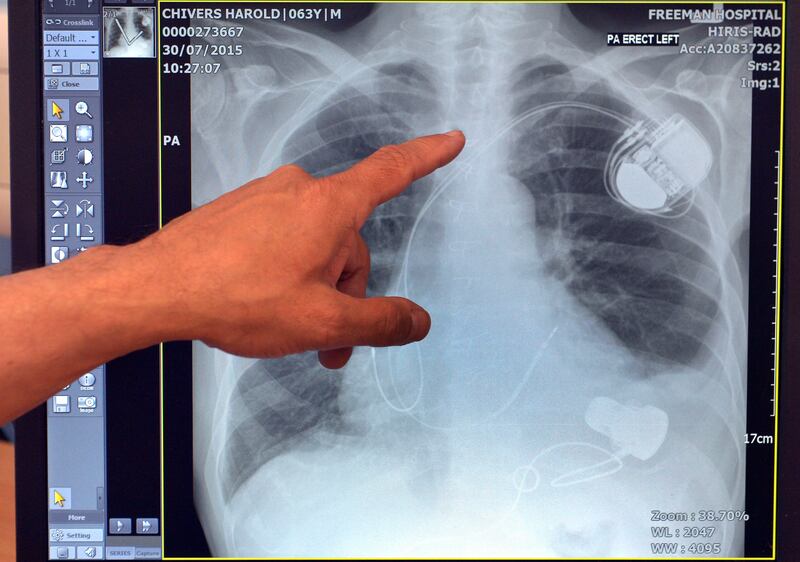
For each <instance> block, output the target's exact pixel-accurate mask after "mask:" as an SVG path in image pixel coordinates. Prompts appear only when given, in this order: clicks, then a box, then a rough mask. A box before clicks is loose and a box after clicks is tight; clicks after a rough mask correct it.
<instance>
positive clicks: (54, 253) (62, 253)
mask: <svg viewBox="0 0 800 562" xmlns="http://www.w3.org/2000/svg"><path fill="white" fill-rule="evenodd" d="M68 257H69V248H67V247H65V246H53V247H52V248H50V263H61V262H62V261H64V260H65V259H67V258H68Z"/></svg>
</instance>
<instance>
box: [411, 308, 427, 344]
mask: <svg viewBox="0 0 800 562" xmlns="http://www.w3.org/2000/svg"><path fill="white" fill-rule="evenodd" d="M411 323H412V330H411V341H419V340H421V339H423V338H424V337H425V336H427V335H428V331H429V330H430V329H431V317H430V315H429V314H428V313H427V312H426V311H425V310H424V309H422V308H414V309H413V310H412V311H411Z"/></svg>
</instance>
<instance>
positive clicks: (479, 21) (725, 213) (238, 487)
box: [192, 3, 751, 557]
mask: <svg viewBox="0 0 800 562" xmlns="http://www.w3.org/2000/svg"><path fill="white" fill-rule="evenodd" d="M347 9H348V8H347V6H344V10H347ZM585 9H587V10H589V9H591V8H590V7H586V8H585ZM237 23H240V22H237ZM203 24H204V25H221V23H220V22H211V21H209V22H203ZM244 25H245V31H244V33H243V35H242V41H245V42H246V47H245V50H244V54H243V55H242V56H240V57H229V58H223V59H220V61H221V62H222V64H223V68H222V70H221V72H220V73H219V74H216V75H211V76H209V75H204V76H199V75H198V76H195V77H193V78H192V127H193V129H192V151H193V162H192V164H193V184H192V197H193V205H195V206H197V205H201V204H203V203H206V202H208V201H210V200H212V199H213V198H216V197H218V196H219V195H221V194H222V193H223V192H224V191H226V190H228V189H231V188H233V187H235V186H238V185H240V184H242V183H244V182H246V181H248V180H250V179H252V178H253V177H257V176H260V175H265V174H266V173H268V172H269V171H270V170H272V169H274V168H275V167H277V166H279V165H281V164H284V163H288V162H296V163H298V164H299V165H301V166H302V167H304V168H305V169H306V170H307V171H309V172H310V173H313V174H315V175H327V174H331V173H334V172H337V171H339V170H342V169H344V168H346V167H348V166H350V165H352V164H353V163H354V162H355V161H357V160H359V159H361V158H363V157H365V156H367V155H368V154H370V153H371V152H373V151H374V150H376V149H377V148H378V147H380V146H381V145H384V144H389V143H397V142H401V141H403V140H406V139H410V138H412V137H414V136H417V135H422V134H429V133H433V132H439V131H444V130H448V129H451V128H455V127H458V128H461V129H462V130H463V131H464V132H465V134H466V138H467V146H466V148H465V150H464V152H463V153H462V154H461V155H460V156H459V158H458V159H457V160H456V161H455V162H454V163H453V164H451V165H449V166H448V167H446V168H444V169H442V170H439V171H437V172H436V173H435V174H433V175H432V176H430V177H428V178H425V179H423V180H421V181H418V182H416V183H415V184H414V185H413V186H412V187H411V188H410V189H409V190H408V191H407V192H406V193H404V194H403V195H401V196H400V197H398V198H396V199H395V200H393V201H390V202H388V203H386V204H384V205H383V206H382V207H380V208H379V209H377V210H376V211H375V213H374V215H373V216H372V218H371V219H370V220H369V221H368V222H367V223H366V224H365V226H364V228H363V231H362V233H363V236H364V238H365V240H366V241H367V243H368V244H369V247H370V249H371V252H372V261H373V266H372V274H371V278H370V283H369V293H370V294H393V295H402V296H406V297H408V298H411V299H413V300H415V301H417V302H419V303H421V304H422V305H423V306H425V307H427V309H428V310H429V311H430V312H431V315H432V319H433V327H432V329H431V332H430V335H429V336H428V338H427V339H425V340H424V341H422V342H420V343H418V344H414V345H410V346H406V347H401V348H391V349H359V350H357V352H356V354H355V355H354V356H353V358H352V360H351V361H350V363H349V364H348V365H347V367H346V368H344V369H342V370H341V371H338V372H331V371H326V370H325V369H323V368H322V367H320V366H319V365H318V364H317V362H316V357H315V355H314V354H304V355H298V356H291V357H286V358H284V359H277V360H263V361H259V360H253V359H244V358H239V357H234V356H231V355H227V354H225V353H223V352H220V351H219V350H214V349H210V348H208V347H205V346H204V345H202V344H199V343H197V344H195V347H194V357H193V362H194V383H193V384H194V400H195V408H194V412H195V420H194V428H195V436H194V439H195V443H194V448H195V460H194V465H195V499H196V503H197V507H198V512H199V514H200V518H201V521H202V524H203V527H204V529H205V532H206V535H207V537H208V539H209V542H210V545H211V548H212V551H213V553H214V554H216V555H228V556H236V555H239V556H241V555H253V556H256V555H258V556H320V555H324V556H418V557H419V556H544V557H578V556H580V557H604V556H605V557H610V556H652V555H653V553H652V551H651V542H652V540H653V539H652V536H651V534H650V533H651V526H652V525H653V523H652V520H651V516H652V513H653V511H654V510H658V511H661V512H688V511H692V510H695V511H696V510H703V509H743V507H744V469H745V467H744V444H743V443H742V440H741V435H743V434H744V432H745V398H746V397H745V391H744V388H745V386H744V385H745V382H746V381H745V378H746V374H745V365H746V359H747V358H746V356H745V353H746V348H747V346H746V341H747V334H746V325H747V322H746V320H747V310H746V309H745V306H746V300H745V298H744V297H745V294H746V290H747V287H746V274H745V271H744V270H745V269H746V263H747V256H746V255H744V254H743V253H742V251H741V247H742V246H743V245H742V244H741V242H740V240H741V237H742V236H743V233H745V234H744V236H746V232H747V228H748V221H749V219H748V212H749V209H748V205H749V183H748V177H749V175H748V170H749V142H750V127H751V122H750V101H751V97H750V91H749V90H748V89H743V88H739V87H738V86H737V80H738V76H740V75H744V74H745V73H746V66H745V65H746V62H745V60H744V59H743V58H742V57H702V56H698V57H684V56H681V55H679V54H677V51H676V49H674V48H673V49H659V48H608V47H606V46H605V35H604V32H603V33H600V32H598V31H595V30H591V29H589V28H587V27H586V26H585V25H584V24H583V23H581V21H580V20H578V19H577V18H576V17H575V16H574V15H573V13H572V12H571V11H570V9H569V8H568V7H567V6H564V5H541V4H540V5H536V6H532V5H524V4H517V5H513V4H511V5H509V4H496V5H493V4H474V5H471V4H449V5H448V4H447V3H443V4H427V5H424V4H395V5H377V6H376V7H375V9H374V10H373V11H372V12H371V13H370V14H369V15H368V17H366V18H364V19H362V20H361V21H358V22H357V23H354V24H353V25H351V26H349V27H345V28H343V29H334V28H324V27H323V26H314V25H288V24H285V23H281V22H272V21H259V22H253V21H250V22H247V23H245V24H244ZM681 31H682V33H687V34H691V33H692V26H691V25H687V26H686V28H685V29H682V30H681ZM264 275H280V272H278V271H271V270H270V267H269V264H264ZM716 533H717V534H716V535H715V537H714V538H715V540H714V542H718V543H720V545H721V551H720V552H719V553H716V554H715V555H716V556H720V555H721V556H736V555H742V554H743V523H742V522H741V521H725V522H720V523H717V524H716Z"/></svg>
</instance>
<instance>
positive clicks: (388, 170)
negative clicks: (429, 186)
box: [331, 130, 466, 223]
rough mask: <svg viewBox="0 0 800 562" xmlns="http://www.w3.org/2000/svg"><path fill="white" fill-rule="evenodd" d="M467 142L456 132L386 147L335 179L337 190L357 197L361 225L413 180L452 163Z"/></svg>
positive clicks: (337, 175)
mask: <svg viewBox="0 0 800 562" xmlns="http://www.w3.org/2000/svg"><path fill="white" fill-rule="evenodd" d="M465 142H466V141H465V139H464V134H463V133H462V132H461V131H458V130H456V131H450V132H449V133H443V134H438V135H428V136H424V137H417V138H415V139H413V140H410V141H408V142H404V143H402V144H397V145H388V146H384V147H382V148H380V149H378V150H377V151H376V152H374V153H373V154H372V155H370V156H367V157H366V158H365V159H363V160H362V161H360V162H358V163H357V164H355V165H354V166H353V167H351V168H349V169H347V170H345V171H344V172H341V173H339V174H336V175H335V176H333V177H332V178H331V179H334V180H335V181H336V183H337V184H338V185H339V187H338V188H337V189H346V190H348V191H351V192H353V193H354V194H355V195H356V198H357V200H358V201H359V202H360V205H359V207H358V213H359V223H361V222H363V221H364V220H366V217H367V216H369V214H370V213H371V212H372V211H373V209H375V207H377V206H378V205H380V204H381V203H385V202H386V201H388V200H389V199H391V198H393V197H396V196H397V195H399V194H400V193H402V192H403V191H405V189H406V188H407V187H408V186H409V185H410V184H411V183H412V182H413V181H415V180H418V179H419V178H422V177H424V176H427V175H428V174H430V173H431V172H433V171H434V170H436V169H438V168H441V167H442V166H444V165H445V164H448V163H450V162H451V161H452V160H453V159H454V158H455V157H456V156H458V154H459V152H461V149H462V148H464V143H465Z"/></svg>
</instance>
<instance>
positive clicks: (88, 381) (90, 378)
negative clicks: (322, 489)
mask: <svg viewBox="0 0 800 562" xmlns="http://www.w3.org/2000/svg"><path fill="white" fill-rule="evenodd" d="M78 381H80V383H81V386H93V385H94V381H95V376H94V375H93V374H92V373H86V374H85V375H83V376H82V377H81V378H79V379H78Z"/></svg>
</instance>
